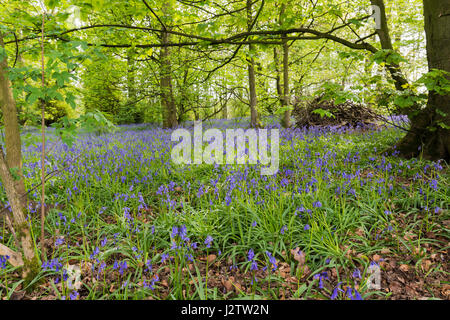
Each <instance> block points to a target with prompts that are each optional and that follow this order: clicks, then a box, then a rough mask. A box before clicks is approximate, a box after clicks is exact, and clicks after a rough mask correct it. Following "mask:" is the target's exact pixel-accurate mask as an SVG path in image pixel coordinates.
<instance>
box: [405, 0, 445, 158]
mask: <svg viewBox="0 0 450 320" xmlns="http://www.w3.org/2000/svg"><path fill="white" fill-rule="evenodd" d="M423 4H424V16H425V32H426V38H427V57H428V67H429V69H430V70H431V69H440V70H444V71H447V72H450V36H449V35H450V0H424V1H423ZM449 126H450V96H449V95H439V94H437V93H436V92H433V91H431V92H430V93H429V98H428V104H427V106H426V108H424V109H422V110H420V111H419V112H418V114H417V115H415V116H413V117H411V129H410V132H409V133H408V134H407V135H406V136H405V137H404V138H403V139H402V140H401V141H400V142H399V143H398V144H397V149H398V150H399V151H400V153H401V154H402V155H403V156H405V157H414V156H417V155H418V154H420V153H422V155H423V157H424V158H426V159H430V160H437V159H444V160H446V161H450V130H449V129H447V128H448V127H449Z"/></svg>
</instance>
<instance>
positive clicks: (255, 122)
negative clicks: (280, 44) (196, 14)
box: [247, 0, 259, 128]
mask: <svg viewBox="0 0 450 320" xmlns="http://www.w3.org/2000/svg"><path fill="white" fill-rule="evenodd" d="M252 16H253V15H252V1H251V0H247V27H248V31H251V25H252V22H253V18H252ZM248 49H249V54H250V55H252V54H253V46H252V45H251V44H249V45H248ZM248 83H249V92H250V101H249V103H250V126H251V127H252V128H257V127H259V115H258V111H257V109H256V105H257V103H258V101H257V96H256V77H255V59H253V57H250V58H249V59H248Z"/></svg>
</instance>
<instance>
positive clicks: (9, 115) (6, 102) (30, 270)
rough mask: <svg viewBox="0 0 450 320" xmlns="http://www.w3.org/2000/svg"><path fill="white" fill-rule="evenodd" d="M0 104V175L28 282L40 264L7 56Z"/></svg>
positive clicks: (0, 68)
mask: <svg viewBox="0 0 450 320" xmlns="http://www.w3.org/2000/svg"><path fill="white" fill-rule="evenodd" d="M0 46H1V47H3V34H1V33H0ZM0 105H1V109H2V113H3V114H2V115H3V122H4V127H5V148H6V157H5V155H4V153H3V148H0V178H1V180H2V183H3V187H4V189H5V192H6V196H7V198H8V201H9V203H10V206H11V210H12V216H13V225H14V228H15V231H16V235H17V238H18V241H19V243H20V245H21V248H18V249H19V250H21V252H20V253H18V255H21V256H22V257H23V259H22V260H23V263H24V265H23V269H22V276H23V278H25V279H26V280H27V281H29V280H32V278H34V276H35V275H36V272H37V271H38V266H39V265H38V257H37V255H36V253H35V251H34V246H33V241H32V238H31V233H30V227H29V225H28V223H27V221H26V219H25V217H26V214H25V210H26V205H25V204H26V202H25V201H23V200H22V199H23V196H24V195H25V184H24V180H23V175H22V150H21V140H20V131H19V122H18V118H17V110H16V103H15V100H14V96H13V92H12V87H11V82H10V81H9V78H8V64H7V58H6V57H5V58H4V59H3V60H2V61H1V62H0Z"/></svg>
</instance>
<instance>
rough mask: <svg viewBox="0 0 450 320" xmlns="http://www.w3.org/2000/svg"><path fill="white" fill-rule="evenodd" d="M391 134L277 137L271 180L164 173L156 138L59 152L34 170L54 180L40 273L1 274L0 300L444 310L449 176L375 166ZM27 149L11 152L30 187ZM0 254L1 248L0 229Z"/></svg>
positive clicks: (109, 137)
mask: <svg viewBox="0 0 450 320" xmlns="http://www.w3.org/2000/svg"><path fill="white" fill-rule="evenodd" d="M212 125H213V126H214V127H219V128H221V129H225V128H229V127H233V126H234V124H233V123H232V122H231V121H217V122H214V123H212ZM402 134H403V133H402V132H401V131H400V130H398V129H394V128H387V127H378V128H370V129H368V128H365V129H364V130H362V129H343V128H341V129H338V130H337V129H332V128H310V129H288V130H284V129H283V130H280V141H281V143H280V165H279V172H278V173H277V174H276V175H274V176H262V175H261V174H260V171H259V170H260V166H259V165H226V166H225V165H224V166H219V165H207V164H202V165H189V166H188V165H186V166H182V165H175V164H173V163H172V162H171V160H170V152H171V148H172V146H173V145H174V143H172V142H171V130H164V129H160V128H157V127H154V126H145V125H139V126H124V127H122V128H121V130H120V131H118V132H115V133H109V134H101V135H83V136H80V137H79V139H78V141H77V143H75V144H74V145H73V146H70V147H69V146H66V145H64V144H58V145H57V146H56V147H55V148H54V149H53V151H52V152H51V153H50V154H49V155H48V157H47V171H48V172H51V171H53V170H57V169H61V168H63V169H62V170H61V171H60V172H58V173H57V174H56V175H55V177H54V178H52V179H51V180H50V182H49V183H48V185H47V190H46V192H47V198H46V208H47V217H46V225H45V229H46V241H45V244H44V245H45V247H46V252H47V261H44V262H42V267H41V270H40V272H39V274H38V275H37V277H36V278H35V279H34V281H33V283H32V284H31V285H30V286H28V287H24V283H23V281H22V280H21V279H20V277H19V272H18V270H17V269H15V268H13V267H11V266H10V265H9V264H8V263H5V262H1V263H0V296H1V297H2V298H3V299H83V300H84V299H243V298H245V299H352V300H356V299H365V300H371V299H420V300H422V299H450V283H449V272H450V268H449V255H448V254H449V241H450V234H449V228H450V214H449V206H448V205H449V198H450V194H449V192H450V188H449V181H450V179H449V177H450V176H449V170H448V167H447V165H445V164H444V163H432V162H428V161H424V160H421V159H412V160H405V159H401V158H398V157H397V156H396V154H395V153H394V154H393V155H388V154H385V153H384V152H383V150H385V149H387V147H388V146H390V145H392V144H394V143H395V141H396V140H397V139H399V138H400V137H401V136H402ZM39 150H40V145H38V144H31V145H29V146H27V147H24V153H25V158H26V160H25V165H24V166H25V168H24V171H25V175H26V180H27V183H28V187H31V186H33V185H35V184H37V183H38V182H39V179H40V178H39V177H40V169H39V168H40V162H39V160H40V159H39V157H40V154H39ZM0 197H1V199H2V202H3V203H6V197H5V195H4V193H3V192H2V193H1V194H0ZM32 197H33V201H32V202H30V214H29V219H28V221H29V223H30V224H31V226H32V228H33V232H34V237H35V238H36V249H37V250H38V249H39V248H40V246H41V244H40V243H39V240H38V238H39V237H38V235H39V232H40V231H39V230H40V225H39V217H38V215H39V212H40V210H39V194H38V192H35V193H34V194H32ZM0 226H1V224H0ZM0 241H2V243H4V244H5V245H8V246H10V247H14V239H13V238H12V236H11V235H10V233H9V231H8V229H7V228H6V226H5V225H4V223H3V226H2V229H1V230H0ZM377 272H379V280H380V282H379V284H380V286H379V287H377V286H376V281H377Z"/></svg>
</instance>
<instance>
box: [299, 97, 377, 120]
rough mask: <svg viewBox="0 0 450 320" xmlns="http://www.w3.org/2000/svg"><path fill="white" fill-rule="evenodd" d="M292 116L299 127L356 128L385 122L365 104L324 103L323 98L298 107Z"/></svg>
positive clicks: (349, 102) (326, 101) (350, 102)
mask: <svg viewBox="0 0 450 320" xmlns="http://www.w3.org/2000/svg"><path fill="white" fill-rule="evenodd" d="M292 115H293V117H294V118H295V121H296V126H297V127H311V126H337V127H343V126H347V127H356V126H358V125H359V126H361V125H369V124H376V123H377V122H378V121H380V120H383V117H382V116H380V115H379V114H377V113H376V112H375V111H373V110H372V109H370V108H369V107H367V106H365V105H363V104H360V103H355V102H353V101H346V102H344V103H341V104H335V103H334V102H333V101H328V100H325V101H323V100H322V97H317V98H315V99H314V100H312V101H311V102H309V103H307V104H306V105H305V104H304V105H297V106H296V107H295V108H294V110H293V112H292Z"/></svg>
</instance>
